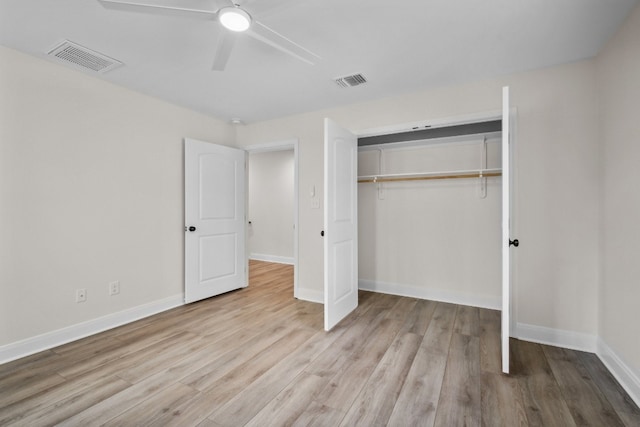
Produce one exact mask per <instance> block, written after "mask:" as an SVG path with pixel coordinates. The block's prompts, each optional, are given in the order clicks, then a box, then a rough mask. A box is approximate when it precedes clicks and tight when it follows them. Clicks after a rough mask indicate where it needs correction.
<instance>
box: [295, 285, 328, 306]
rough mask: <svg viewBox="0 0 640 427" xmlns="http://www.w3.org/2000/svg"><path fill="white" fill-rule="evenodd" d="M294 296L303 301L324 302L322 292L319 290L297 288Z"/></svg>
mask: <svg viewBox="0 0 640 427" xmlns="http://www.w3.org/2000/svg"><path fill="white" fill-rule="evenodd" d="M296 298H298V299H301V300H304V301H309V302H317V303H319V304H324V293H323V292H320V291H314V290H311V289H302V288H298V292H297V294H296Z"/></svg>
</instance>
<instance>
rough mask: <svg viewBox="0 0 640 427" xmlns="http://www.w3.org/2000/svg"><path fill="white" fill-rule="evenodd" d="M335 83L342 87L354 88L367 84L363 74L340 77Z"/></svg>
mask: <svg viewBox="0 0 640 427" xmlns="http://www.w3.org/2000/svg"><path fill="white" fill-rule="evenodd" d="M335 82H336V84H337V85H338V86H340V87H354V86H358V85H361V84H364V83H366V82H367V79H365V78H364V76H363V75H362V74H352V75H350V76H344V77H338V78H337V79H335Z"/></svg>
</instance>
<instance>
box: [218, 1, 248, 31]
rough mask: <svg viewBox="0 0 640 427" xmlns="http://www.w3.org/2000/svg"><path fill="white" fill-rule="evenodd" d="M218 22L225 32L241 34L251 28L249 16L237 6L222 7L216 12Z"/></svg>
mask: <svg viewBox="0 0 640 427" xmlns="http://www.w3.org/2000/svg"><path fill="white" fill-rule="evenodd" d="M218 20H219V21H220V23H221V24H222V26H223V27H225V28H226V29H227V30H230V31H236V32H242V31H247V30H248V29H249V27H250V26H251V15H249V14H248V13H247V12H246V11H245V10H244V9H241V8H239V7H237V6H229V7H223V8H222V9H220V11H219V12H218Z"/></svg>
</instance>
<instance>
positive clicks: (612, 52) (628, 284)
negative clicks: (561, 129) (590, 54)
mask: <svg viewBox="0 0 640 427" xmlns="http://www.w3.org/2000/svg"><path fill="white" fill-rule="evenodd" d="M598 71H599V84H600V85H599V89H600V101H601V104H600V124H601V134H600V135H601V139H602V152H601V155H602V162H601V164H602V171H603V189H602V190H603V191H602V213H603V216H602V227H601V233H602V237H603V239H602V284H601V291H600V299H599V309H600V336H601V338H602V340H603V341H604V343H606V345H607V346H609V347H610V348H611V349H613V351H614V352H615V353H616V354H617V355H618V357H619V358H620V359H621V360H620V361H621V362H624V363H625V364H626V365H627V366H629V367H630V368H631V370H632V371H633V374H634V375H635V379H634V381H635V387H636V388H635V396H636V402H639V403H640V338H638V337H639V332H638V325H639V324H640V315H639V314H638V304H639V302H640V225H639V224H638V219H639V218H640V191H638V182H640V120H639V116H638V103H639V100H640V77H639V76H640V6H638V7H636V8H635V10H634V11H633V13H632V14H631V15H630V17H629V18H628V19H627V21H626V23H625V24H624V26H623V27H622V29H621V30H620V31H619V33H618V34H617V35H616V36H615V37H614V38H613V39H612V40H611V41H610V42H609V43H608V45H607V46H606V47H605V49H604V51H603V52H602V53H601V54H600V55H599V57H598Z"/></svg>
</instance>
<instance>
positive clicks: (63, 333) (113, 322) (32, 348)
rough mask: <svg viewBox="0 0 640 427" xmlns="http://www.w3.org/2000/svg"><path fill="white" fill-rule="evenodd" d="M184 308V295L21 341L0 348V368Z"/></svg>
mask: <svg viewBox="0 0 640 427" xmlns="http://www.w3.org/2000/svg"><path fill="white" fill-rule="evenodd" d="M183 304H184V295H183V294H179V295H174V296H172V297H169V298H165V299H162V300H158V301H153V302H150V303H147V304H143V305H139V306H137V307H133V308H130V309H127V310H123V311H119V312H117V313H112V314H108V315H106V316H102V317H98V318H96V319H92V320H88V321H86V322H82V323H78V324H75V325H71V326H68V327H66V328H62V329H58V330H55V331H51V332H47V333H44V334H42V335H38V336H35V337H32V338H27V339H25V340H22V341H17V342H14V343H11V344H7V345H3V346H1V347H0V364H2V363H6V362H10V361H12V360H15V359H19V358H21V357H25V356H29V355H31V354H35V353H37V352H39V351H43V350H48V349H50V348H54V347H57V346H59V345H62V344H66V343H68V342H71V341H75V340H78V339H80V338H84V337H88V336H90V335H94V334H97V333H99V332H102V331H106V330H108V329H112V328H115V327H117V326H121V325H124V324H127V323H131V322H133V321H136V320H139V319H142V318H145V317H149V316H151V315H154V314H157V313H160V312H163V311H166V310H170V309H172V308H175V307H178V306H181V305H183Z"/></svg>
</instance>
